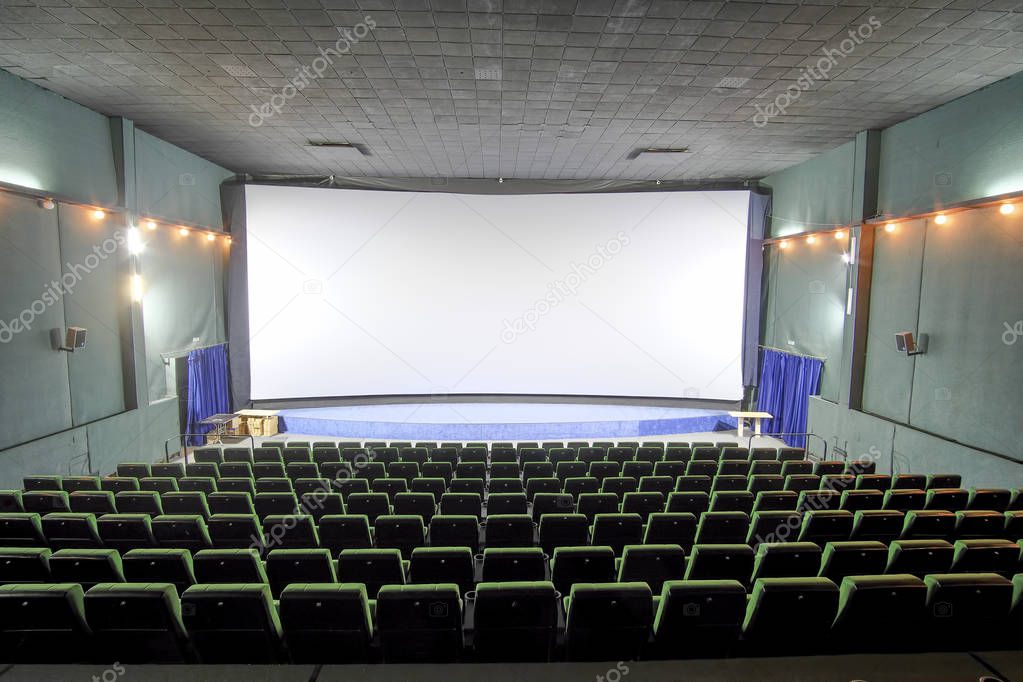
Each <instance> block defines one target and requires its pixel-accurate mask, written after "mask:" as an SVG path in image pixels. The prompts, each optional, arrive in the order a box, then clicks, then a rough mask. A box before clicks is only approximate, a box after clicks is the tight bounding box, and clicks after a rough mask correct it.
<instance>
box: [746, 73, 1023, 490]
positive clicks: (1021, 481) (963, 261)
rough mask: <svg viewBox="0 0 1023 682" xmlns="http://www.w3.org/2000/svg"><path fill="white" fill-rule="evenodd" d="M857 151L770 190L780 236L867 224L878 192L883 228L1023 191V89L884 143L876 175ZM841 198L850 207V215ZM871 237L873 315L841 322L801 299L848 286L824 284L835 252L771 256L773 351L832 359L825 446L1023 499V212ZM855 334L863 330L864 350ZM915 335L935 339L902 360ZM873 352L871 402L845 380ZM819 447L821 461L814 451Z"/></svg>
mask: <svg viewBox="0 0 1023 682" xmlns="http://www.w3.org/2000/svg"><path fill="white" fill-rule="evenodd" d="M859 141H860V138H858V140H857V143H859ZM850 144H853V143H850ZM850 144H847V145H843V146H842V147H839V148H838V149H836V150H833V151H832V152H829V153H827V154H824V155H822V156H821V157H818V158H817V159H813V160H811V161H809V162H807V163H804V164H801V165H800V166H796V167H794V168H790V169H786V170H784V171H782V172H780V173H776V174H774V175H772V176H770V177H769V178H765V179H764V181H763V182H764V184H766V185H769V186H771V187H772V189H773V201H774V205H775V209H774V210H773V214H774V216H776V219H777V224H776V225H775V226H774V229H773V232H772V233H773V234H775V235H779V236H781V235H785V234H791V232H792V231H793V227H792V226H793V224H794V221H791V220H789V219H790V218H796V219H798V220H802V221H804V222H805V223H806V224H807V225H808V226H809V228H810V229H813V227H814V226H813V225H811V223H827V222H834V223H836V224H841V223H843V217H848V219H849V221H850V222H858V215H857V212H856V208H855V202H856V196H857V192H862V191H863V188H868V189H869V188H870V187H871V183H872V182H874V180H873V179H874V178H876V191H877V203H878V207H877V213H878V214H880V215H882V216H884V215H888V216H910V215H912V214H915V213H924V212H930V211H933V210H935V209H937V208H940V207H946V206H951V205H955V204H963V203H966V202H971V201H978V200H983V199H986V198H991V197H996V196H999V195H1003V194H1005V193H1009V192H1021V191H1023V170H1021V169H1023V166H1021V165H1020V163H1019V159H1020V158H1023V75H1018V76H1014V77H1012V78H1008V79H1006V80H1004V81H1001V82H999V83H996V84H994V85H991V86H989V87H987V88H984V89H982V90H980V91H978V92H975V93H972V94H970V95H968V96H966V97H963V98H961V99H959V100H956V101H954V102H951V103H949V104H947V105H945V106H943V107H939V108H938V109H935V110H933V111H930V112H927V113H925V114H923V115H921V116H917V117H915V118H912V119H909V120H907V121H904V122H902V123H899V124H898V125H896V126H893V127H891V128H888V129H886V130H884V131H881V133H880V149H879V153H878V154H877V156H876V163H875V165H874V166H873V167H870V165H869V164H867V165H866V166H865V165H864V163H863V158H864V157H862V156H860V157H856V159H855V163H854V162H853V160H854V159H853V157H855V156H856V148H855V147H854V148H852V149H851V148H850ZM847 169H848V170H850V171H851V174H850V173H849V172H846V171H847ZM842 197H847V198H848V200H849V201H848V205H849V206H851V207H852V209H851V210H850V211H849V212H848V213H846V214H843V213H842V212H841V210H839V207H840V206H841V201H842ZM866 217H867V218H869V217H870V214H869V213H868V215H867V216H866ZM862 229H863V230H871V231H873V233H874V235H875V239H874V240H873V248H872V249H869V250H868V251H866V252H861V253H860V254H859V263H858V264H857V265H856V266H855V267H856V268H864V271H865V272H867V273H868V274H869V278H868V280H867V281H868V282H869V285H870V287H869V300H867V297H868V290H867V289H865V288H864V289H863V291H862V292H861V291H860V290H859V289H856V296H857V297H859V296H863V298H864V300H867V305H866V306H865V308H864V310H865V314H863V315H861V316H860V317H849V316H842V317H838V316H835V317H828V316H827V315H826V314H824V313H823V311H824V310H826V308H825V306H823V305H819V304H820V303H822V302H823V301H824V299H823V298H821V299H818V300H816V301H815V300H814V299H812V298H810V297H809V295H804V294H803V292H804V291H805V290H806V288H807V284H808V282H813V281H824V282H828V281H832V282H834V286H835V287H836V289H837V288H838V287H839V282H840V281H842V288H843V289H844V288H845V286H846V284H845V280H844V277H843V276H841V275H840V274H839V272H838V270H839V266H833V267H832V269H831V273H832V278H831V280H828V279H827V278H826V276H825V275H826V274H827V273H828V272H829V271H828V269H827V268H824V267H823V264H825V263H832V262H833V261H829V260H828V258H829V254H828V253H827V251H828V250H826V249H824V248H823V247H824V246H825V245H826V244H828V241H827V239H826V238H823V236H822V239H821V240H820V242H819V243H818V244H817V245H815V246H814V247H812V248H811V247H810V246H809V245H806V244H805V242H803V240H795V241H793V242H792V244H791V245H790V248H789V249H786V250H785V251H780V250H778V249H777V247H776V246H775V247H769V248H768V249H767V251H766V252H765V254H766V255H765V258H766V262H767V270H768V275H767V286H766V287H765V290H766V294H765V302H764V306H765V308H764V310H765V317H766V318H767V319H766V321H765V325H764V343H765V344H766V345H772V346H777V347H781V348H785V347H786V344H788V347H790V348H793V349H795V350H798V351H800V352H806V353H810V354H814V355H824V356H827V360H826V362H825V371H824V378H823V380H822V383H823V386H822V390H821V395H820V396H819V397H817V398H814V399H812V400H811V405H810V414H809V419H808V423H809V429H810V431H812V432H814V433H816V434H819V435H820V436H822V437H823V438H824V439H825V441H826V442H827V445H828V448H829V454H834V453H835V452H838V453H842V452H847V453H848V454H849V455H850V456H853V455H865V454H870V453H872V454H873V455H874V456H875V457H877V458H878V460H879V468H880V469H881V470H882V471H888V470H889V469H890V467H892V466H893V465H894V469H895V470H896V471H902V472H933V471H951V472H959V473H963V474H964V479H965V481H966V484H968V485H992V486H993V485H998V486H1002V487H1005V486H1010V485H1017V486H1018V485H1023V466H1021V465H1020V464H1019V463H1018V461H1023V442H1021V441H1020V439H1019V432H1020V427H1021V426H1023V417H1021V415H1023V392H1021V391H1020V390H1019V386H1021V385H1023V362H1021V361H1020V357H1021V356H1020V355H1019V353H1020V352H1021V351H1020V350H1019V349H1020V348H1023V343H1020V344H1015V345H1007V344H1006V343H1004V342H1003V341H1002V334H1003V332H1005V326H1004V325H1005V324H1006V323H1008V324H1010V325H1012V324H1014V323H1015V322H1016V321H1017V320H1021V319H1023V307H1021V305H1020V303H1019V300H1020V299H1019V292H1020V291H1023V211H1021V210H1017V211H1016V212H1015V213H1013V214H1012V215H1010V216H1004V215H1001V214H1000V213H999V212H998V211H997V209H996V208H985V209H975V210H970V211H965V212H959V213H953V214H951V215H950V221H949V223H947V224H946V225H936V224H935V223H934V222H933V220H932V219H926V218H917V219H912V220H906V221H900V222H898V223H897V226H896V228H895V230H894V232H891V233H889V232H887V231H885V230H881V229H880V228H879V227H878V228H876V229H875V227H873V226H866V227H864V228H862ZM865 241H867V242H869V240H865ZM829 246H833V245H829ZM843 265H844V264H843ZM850 274H854V273H853V272H850ZM856 279H857V278H856V277H849V279H848V282H849V285H854V284H855V283H856ZM825 291H829V290H828V289H827V288H825ZM815 303H818V305H815ZM843 307H844V301H843ZM853 329H855V330H859V331H861V332H863V337H864V340H863V342H862V345H861V346H857V345H856V343H855V342H854V341H853V337H854V336H855V335H854V334H853V333H851V332H850V330H853ZM906 330H909V331H913V332H916V333H918V334H919V333H925V334H928V335H929V344H928V348H927V352H926V353H925V354H923V355H919V356H915V357H907V356H906V355H904V354H900V353H898V352H896V351H895V347H894V346H895V344H894V334H895V332H898V331H906ZM843 334H844V336H845V340H844V343H843V342H842V340H841V339H842V335H843ZM789 342H791V343H789ZM859 347H862V352H863V363H862V364H863V375H862V401H861V402H859V401H857V399H856V398H855V394H856V392H855V391H851V390H850V386H851V385H852V383H851V382H854V381H855V378H856V377H855V376H854V375H853V374H852V373H851V372H848V371H847V369H846V368H848V367H850V366H852V365H853V364H854V363H852V359H853V357H854V354H856V353H857V350H856V349H857V348H859ZM836 352H837V355H836ZM850 395H852V396H853V397H852V398H850ZM810 448H811V450H812V451H814V452H817V453H818V454H822V452H823V446H822V445H821V444H820V441H819V440H816V439H812V440H811V444H810Z"/></svg>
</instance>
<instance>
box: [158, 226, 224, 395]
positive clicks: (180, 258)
mask: <svg viewBox="0 0 1023 682" xmlns="http://www.w3.org/2000/svg"><path fill="white" fill-rule="evenodd" d="M145 236H146V239H147V244H146V250H145V252H144V253H143V254H142V273H143V280H144V282H145V296H144V300H143V305H142V319H143V325H144V327H145V336H146V357H147V363H146V365H147V369H148V375H149V399H150V400H151V401H153V400H159V399H161V398H163V397H166V396H167V395H168V389H170V392H171V393H173V389H174V387H173V386H168V385H167V377H166V370H165V366H164V363H163V359H162V357H161V353H174V352H178V351H181V350H183V349H187V348H189V347H193V346H206V345H210V344H214V343H221V342H223V341H224V311H223V306H222V300H223V291H222V289H223V284H222V276H221V271H220V262H221V261H222V259H223V255H224V250H225V249H226V248H227V247H226V246H225V245H224V242H223V240H221V239H218V240H216V241H214V242H209V241H207V240H206V239H205V237H203V236H200V235H197V234H195V233H191V234H189V235H188V236H186V237H183V236H181V235H179V234H178V232H177V230H168V229H159V230H155V231H153V232H146V234H145Z"/></svg>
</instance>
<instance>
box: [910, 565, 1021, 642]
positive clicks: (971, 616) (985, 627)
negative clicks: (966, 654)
mask: <svg viewBox="0 0 1023 682" xmlns="http://www.w3.org/2000/svg"><path fill="white" fill-rule="evenodd" d="M924 583H925V584H926V585H927V606H926V610H927V614H928V623H927V634H928V638H929V641H928V647H929V648H932V649H937V650H939V651H941V650H945V649H954V650H958V651H971V650H977V649H979V650H985V649H990V648H998V646H999V644H1001V643H1002V642H1003V641H1004V639H1005V637H1006V632H1005V629H1006V627H1007V625H1008V621H1009V607H1010V605H1011V604H1012V600H1013V585H1012V581H1010V580H1008V579H1006V578H1004V577H1002V576H1000V575H998V574H996V573H957V574H947V573H941V572H935V573H933V574H931V575H927V576H925V577H924ZM1014 634H1015V633H1014Z"/></svg>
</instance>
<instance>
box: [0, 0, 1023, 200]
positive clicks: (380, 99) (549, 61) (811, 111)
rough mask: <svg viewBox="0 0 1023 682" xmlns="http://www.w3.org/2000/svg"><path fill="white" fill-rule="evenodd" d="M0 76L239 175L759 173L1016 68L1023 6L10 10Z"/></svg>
mask: <svg viewBox="0 0 1023 682" xmlns="http://www.w3.org/2000/svg"><path fill="white" fill-rule="evenodd" d="M850 32H852V33H850ZM850 36H853V37H850ZM0 68H3V69H6V70H8V71H11V72H12V73H15V74H17V75H19V76H22V77H24V78H27V79H30V80H32V81H33V82H35V83H38V84H39V85H41V86H43V87H45V88H49V89H50V90H53V91H55V92H58V93H60V94H62V95H65V96H66V97H68V98H70V99H72V100H75V101H77V102H80V103H82V104H84V105H86V106H88V107H91V108H93V109H96V110H98V111H101V112H103V113H106V114H110V115H120V116H126V117H129V118H131V119H134V120H135V121H136V124H137V125H138V126H139V127H141V128H143V129H145V130H147V131H149V132H152V133H153V134H155V135H158V136H160V137H162V138H165V139H167V140H169V141H171V142H173V143H175V144H178V145H180V146H182V147H184V148H185V149H188V150H190V151H193V152H195V153H197V154H200V155H202V156H204V157H206V158H208V159H210V160H212V161H215V162H217V163H219V164H221V165H223V166H226V167H227V168H230V169H232V170H235V171H238V172H249V173H284V174H302V175H306V174H308V175H317V174H331V173H333V174H337V175H347V176H374V177H497V176H504V177H511V178H531V179H568V178H579V179H583V178H594V179H637V180H644V179H667V180H694V181H695V180H716V179H740V178H758V177H762V176H764V175H766V174H768V173H771V172H773V171H775V170H779V169H781V168H784V167H787V166H790V165H793V164H795V163H798V162H800V161H803V160H805V159H807V158H810V157H812V156H815V155H816V154H818V153H820V152H821V151H824V150H826V149H830V148H832V147H835V146H837V145H838V144H841V143H842V142H845V141H847V140H849V139H851V138H852V137H853V136H854V135H855V133H856V132H857V131H860V130H864V129H867V128H875V127H883V126H887V125H891V124H892V123H895V122H897V121H900V120H903V119H906V118H908V117H910V116H912V115H914V114H917V113H920V112H922V111H926V110H927V109H931V108H933V107H935V106H937V105H939V104H942V103H944V102H947V101H949V100H951V99H954V98H956V97H959V96H961V95H964V94H966V93H968V92H971V91H973V90H976V89H977V88H980V87H982V86H984V85H986V84H988V83H992V82H994V81H997V80H1000V79H1002V78H1005V77H1007V76H1009V75H1012V74H1014V73H1016V72H1018V71H1020V70H1023V3H1020V2H1019V1H1018V0H994V1H992V2H963V1H952V0H890V1H889V2H881V3H876V4H870V3H867V2H862V3H860V2H855V1H854V2H822V1H818V2H816V3H814V4H810V3H803V2H798V1H792V2H787V1H785V0H780V1H778V2H769V3H757V2H671V1H653V0H578V1H576V0H503V1H502V0H41V1H38V2H35V1H32V0H3V1H2V2H0ZM825 68H826V69H827V73H826V74H825V73H822V72H821V71H819V70H818V69H825ZM772 103H773V107H774V108H772ZM779 104H780V105H784V109H785V110H784V112H781V111H779V110H777V107H778V105H779ZM310 140H314V141H317V142H324V141H336V142H347V143H353V144H357V145H360V148H362V149H365V150H366V151H367V154H366V155H342V154H335V155H331V154H324V153H322V150H320V151H318V150H317V149H316V148H313V147H310V146H309V144H308V142H309V141H310ZM680 147H685V148H687V149H688V153H686V154H677V155H673V156H674V157H675V158H674V159H673V162H672V163H665V162H664V161H663V160H655V161H652V162H651V161H648V160H647V159H644V158H643V157H642V156H641V157H638V158H630V157H632V156H635V154H634V152H636V150H638V149H643V148H680Z"/></svg>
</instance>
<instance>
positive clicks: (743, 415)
mask: <svg viewBox="0 0 1023 682" xmlns="http://www.w3.org/2000/svg"><path fill="white" fill-rule="evenodd" d="M728 416H729V417H735V418H736V419H737V420H738V426H737V428H736V431H737V432H738V436H739V438H742V437H743V436H744V435H745V433H746V420H747V419H752V420H753V435H755V436H759V435H760V421H761V420H762V419H774V415H773V414H769V413H767V412H729V413H728Z"/></svg>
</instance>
